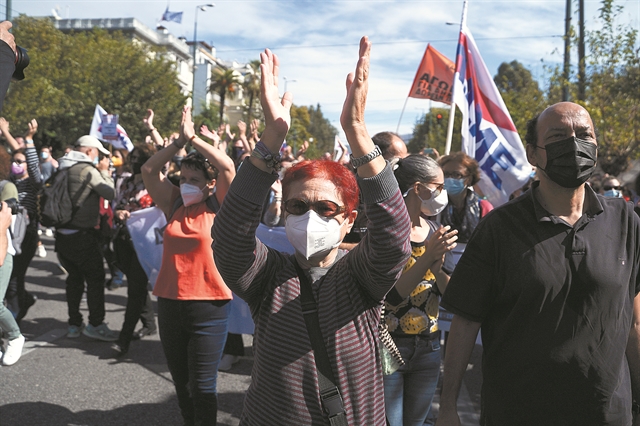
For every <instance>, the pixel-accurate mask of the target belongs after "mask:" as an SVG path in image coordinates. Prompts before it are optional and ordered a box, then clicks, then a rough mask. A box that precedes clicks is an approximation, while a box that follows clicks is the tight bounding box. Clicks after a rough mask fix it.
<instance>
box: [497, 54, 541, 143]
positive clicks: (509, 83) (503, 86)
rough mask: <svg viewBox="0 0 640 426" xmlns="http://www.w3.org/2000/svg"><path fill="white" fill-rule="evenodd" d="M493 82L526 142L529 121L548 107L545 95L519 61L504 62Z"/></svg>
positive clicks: (521, 137)
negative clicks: (525, 136)
mask: <svg viewBox="0 0 640 426" xmlns="http://www.w3.org/2000/svg"><path fill="white" fill-rule="evenodd" d="M493 81H494V82H495V83H496V86H497V87H498V90H499V91H500V94H501V95H502V99H503V100H504V103H505V105H506V106H507V109H508V110H509V113H510V114H511V118H512V119H513V123H514V124H515V126H516V129H518V134H519V135H520V139H522V140H523V141H524V135H525V133H526V126H527V121H529V120H531V119H532V118H533V117H535V116H536V115H537V114H539V113H540V112H542V110H543V109H544V108H545V106H546V100H545V97H544V93H543V92H542V90H540V87H539V86H538V83H537V82H536V81H535V80H534V79H533V76H532V75H531V71H529V70H528V69H527V68H525V67H524V65H522V64H521V63H520V62H518V61H512V62H510V63H506V62H503V63H502V64H500V67H499V68H498V74H497V75H496V76H495V77H494V79H493Z"/></svg>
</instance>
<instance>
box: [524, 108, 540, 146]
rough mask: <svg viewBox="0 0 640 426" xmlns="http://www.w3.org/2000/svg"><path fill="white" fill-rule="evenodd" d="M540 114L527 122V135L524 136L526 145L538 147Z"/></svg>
mask: <svg viewBox="0 0 640 426" xmlns="http://www.w3.org/2000/svg"><path fill="white" fill-rule="evenodd" d="M539 117H540V114H538V115H536V116H535V117H533V118H532V119H531V120H529V121H527V133H526V134H525V135H524V141H525V142H526V144H527V145H531V146H536V145H538V118H539Z"/></svg>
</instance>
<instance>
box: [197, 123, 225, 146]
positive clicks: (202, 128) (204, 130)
mask: <svg viewBox="0 0 640 426" xmlns="http://www.w3.org/2000/svg"><path fill="white" fill-rule="evenodd" d="M200 134H201V135H202V136H205V137H207V138H209V139H211V140H212V141H214V142H220V136H218V134H217V133H213V132H212V131H211V130H209V128H208V127H207V125H206V124H203V125H202V126H200Z"/></svg>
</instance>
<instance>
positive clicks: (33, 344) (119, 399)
mask: <svg viewBox="0 0 640 426" xmlns="http://www.w3.org/2000/svg"><path fill="white" fill-rule="evenodd" d="M43 242H44V244H45V247H46V248H47V257H46V258H43V259H41V258H38V257H36V258H34V260H33V262H32V263H31V268H30V269H29V272H28V277H27V288H28V290H29V291H31V292H32V293H33V294H35V295H36V296H37V297H38V302H37V303H36V304H35V305H34V306H33V307H32V308H31V309H30V310H29V313H28V315H27V316H26V317H25V319H23V321H22V324H21V329H22V333H23V334H24V335H25V337H26V338H27V343H26V345H25V350H24V352H23V356H22V358H21V359H20V361H18V363H17V364H15V365H13V366H11V367H2V368H0V424H1V425H2V426H18V425H19V426H23V425H27V426H70V425H73V426H80V425H92V426H93V425H109V426H111V425H123V426H124V425H127V426H129V425H181V424H182V421H181V416H180V412H179V409H178V404H177V399H176V397H175V393H174V388H173V384H172V382H171V376H170V374H169V372H168V370H167V366H166V362H165V358H164V354H163V352H162V348H161V345H160V340H159V338H158V336H157V335H155V336H152V337H150V338H145V339H143V340H141V341H137V342H135V341H134V342H132V344H131V347H130V349H129V353H128V354H127V356H126V357H124V358H123V359H115V358H113V357H112V351H111V349H110V343H107V342H99V341H95V340H92V339H89V338H88V337H86V336H83V335H81V336H80V337H79V338H77V339H69V338H67V337H66V329H67V323H66V320H67V312H66V301H65V293H64V279H65V275H64V273H63V272H62V271H61V270H60V269H59V268H58V266H57V260H56V257H55V253H54V252H53V240H52V239H51V238H46V237H44V236H43ZM125 305H126V288H120V289H118V290H115V291H108V290H107V291H106V311H107V317H106V320H105V321H106V322H108V323H109V326H110V327H111V328H113V329H116V330H119V329H120V327H121V325H122V321H123V318H124V309H125ZM82 308H83V315H84V316H85V321H86V316H87V314H88V312H87V310H86V304H85V303H84V302H83V304H82ZM244 338H245V352H246V356H245V357H243V358H242V359H241V361H240V362H239V363H237V364H236V365H234V367H233V368H232V369H231V371H229V372H227V373H224V372H221V373H220V374H219V377H218V392H219V396H218V398H219V412H218V424H220V425H225V426H226V425H237V424H238V422H239V417H240V413H241V410H242V400H243V398H244V393H245V391H246V389H247V387H248V386H249V381H250V371H251V366H252V362H253V357H252V354H251V338H250V336H244ZM476 352H477V353H475V354H474V359H473V360H472V362H473V363H474V364H473V366H472V368H470V372H469V374H468V376H469V380H467V385H466V386H465V387H464V389H463V395H462V398H461V402H460V407H461V409H463V411H464V413H463V415H462V418H463V422H464V424H468V425H472V424H478V416H477V410H478V406H479V383H480V382H481V378H479V374H478V371H479V366H480V360H479V355H478V354H479V352H478V351H477V350H476ZM436 408H437V402H436Z"/></svg>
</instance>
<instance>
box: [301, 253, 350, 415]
mask: <svg viewBox="0 0 640 426" xmlns="http://www.w3.org/2000/svg"><path fill="white" fill-rule="evenodd" d="M293 264H294V265H295V267H296V271H297V272H298V279H299V280H300V302H301V303H302V314H303V315H304V322H305V324H306V325H307V332H308V333H309V340H311V347H312V348H313V352H314V354H315V360H316V369H317V370H318V385H319V386H320V399H321V400H322V408H323V409H324V411H325V413H327V416H329V423H330V424H331V426H347V415H346V411H345V409H344V403H343V401H342V395H340V389H338V387H337V386H336V385H335V383H336V379H335V377H334V375H333V370H332V369H331V363H330V362H329V355H328V353H327V348H326V347H325V345H324V340H322V331H321V330H320V321H319V320H318V304H317V303H316V300H315V298H314V297H313V292H312V290H311V283H309V280H308V279H307V275H306V274H305V273H304V271H303V270H302V268H300V265H298V262H297V261H296V260H295V258H294V259H293Z"/></svg>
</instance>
